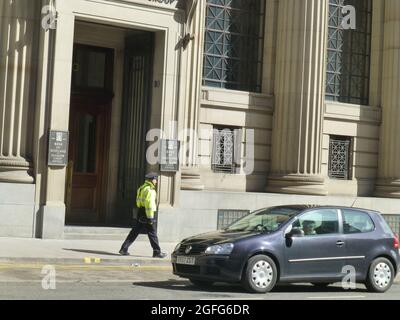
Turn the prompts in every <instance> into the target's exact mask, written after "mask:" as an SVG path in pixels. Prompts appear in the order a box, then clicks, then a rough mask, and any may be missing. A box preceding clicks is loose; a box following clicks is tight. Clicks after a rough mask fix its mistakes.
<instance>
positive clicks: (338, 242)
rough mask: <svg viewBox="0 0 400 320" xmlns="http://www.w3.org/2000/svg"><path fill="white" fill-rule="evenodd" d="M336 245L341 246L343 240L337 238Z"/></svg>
mask: <svg viewBox="0 0 400 320" xmlns="http://www.w3.org/2000/svg"><path fill="white" fill-rule="evenodd" d="M336 245H337V246H338V247H341V246H343V245H344V242H343V241H342V240H339V241H337V242H336Z"/></svg>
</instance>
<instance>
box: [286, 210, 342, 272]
mask: <svg viewBox="0 0 400 320" xmlns="http://www.w3.org/2000/svg"><path fill="white" fill-rule="evenodd" d="M292 228H298V229H300V230H301V232H302V234H303V235H302V236H300V237H293V238H292V239H289V240H288V239H287V240H286V246H285V253H286V254H285V256H286V264H287V268H286V271H287V274H286V276H287V277H289V278H299V279H318V278H324V277H328V278H332V279H333V278H340V277H341V272H342V268H343V266H344V265H345V247H344V244H343V235H342V234H341V233H340V230H339V215H338V211H337V210H334V209H321V210H318V209H316V210H313V211H310V212H307V213H305V214H303V215H301V216H300V217H299V218H298V219H296V221H295V222H294V223H293V224H292Z"/></svg>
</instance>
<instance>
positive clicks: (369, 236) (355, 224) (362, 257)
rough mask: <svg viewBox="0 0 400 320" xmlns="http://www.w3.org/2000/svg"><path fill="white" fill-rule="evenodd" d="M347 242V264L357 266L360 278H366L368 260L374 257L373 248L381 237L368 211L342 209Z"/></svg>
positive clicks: (357, 273) (356, 269)
mask: <svg viewBox="0 0 400 320" xmlns="http://www.w3.org/2000/svg"><path fill="white" fill-rule="evenodd" d="M341 213H342V215H343V225H344V228H343V232H344V241H345V243H346V256H347V259H346V265H347V266H351V267H354V268H355V271H356V275H357V278H358V279H364V278H365V275H366V274H367V271H368V267H369V266H368V265H367V263H366V260H367V261H368V260H369V259H371V258H372V252H371V251H372V250H373V249H374V247H375V246H376V243H378V242H379V241H380V240H381V239H379V238H377V237H376V235H375V233H374V232H373V230H374V229H375V226H374V223H373V221H372V219H371V218H370V217H369V215H368V214H367V213H364V212H362V211H359V210H354V209H351V210H350V209H343V210H341Z"/></svg>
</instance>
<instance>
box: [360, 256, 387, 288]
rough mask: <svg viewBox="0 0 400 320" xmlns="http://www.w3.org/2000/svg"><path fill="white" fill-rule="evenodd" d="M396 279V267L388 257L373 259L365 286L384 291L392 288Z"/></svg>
mask: <svg viewBox="0 0 400 320" xmlns="http://www.w3.org/2000/svg"><path fill="white" fill-rule="evenodd" d="M393 280H394V268H393V265H392V263H391V262H390V261H389V260H388V259H386V258H377V259H375V260H374V261H372V263H371V265H370V267H369V271H368V276H367V281H366V282H365V286H366V287H367V289H368V291H371V292H378V293H383V292H386V291H387V290H389V289H390V287H391V286H392V284H393Z"/></svg>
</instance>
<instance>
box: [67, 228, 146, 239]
mask: <svg viewBox="0 0 400 320" xmlns="http://www.w3.org/2000/svg"><path fill="white" fill-rule="evenodd" d="M130 231H131V228H118V227H88V226H65V228H64V239H68V240H120V241H123V240H125V238H126V236H127V235H128V234H129V232H130ZM137 241H147V236H146V235H139V237H138V239H137Z"/></svg>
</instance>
